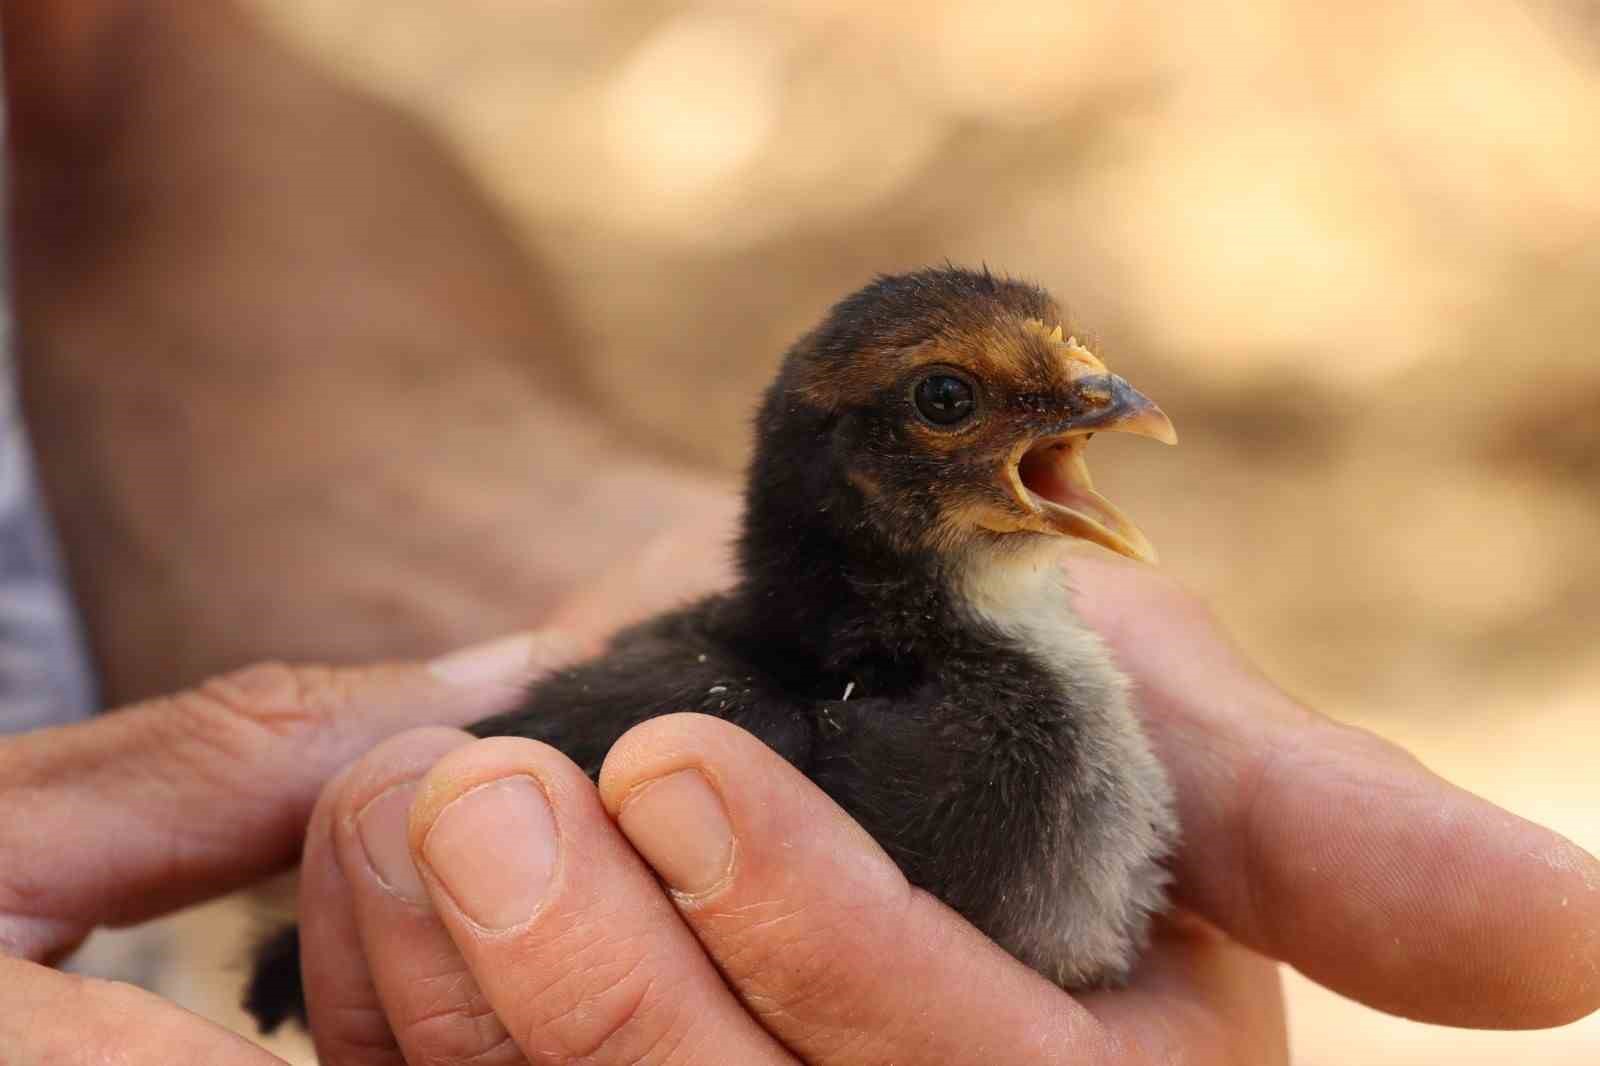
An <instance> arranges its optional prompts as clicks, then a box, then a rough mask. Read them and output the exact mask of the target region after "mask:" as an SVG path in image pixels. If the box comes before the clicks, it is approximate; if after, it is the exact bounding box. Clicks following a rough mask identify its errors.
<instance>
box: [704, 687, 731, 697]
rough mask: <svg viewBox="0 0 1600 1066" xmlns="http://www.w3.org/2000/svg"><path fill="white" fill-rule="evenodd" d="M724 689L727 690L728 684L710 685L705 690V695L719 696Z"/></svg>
mask: <svg viewBox="0 0 1600 1066" xmlns="http://www.w3.org/2000/svg"><path fill="white" fill-rule="evenodd" d="M726 691H728V686H727V685H712V686H711V688H710V689H709V690H708V691H707V692H706V695H707V696H720V695H722V694H723V693H724V692H726Z"/></svg>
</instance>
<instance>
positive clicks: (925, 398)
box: [915, 374, 978, 426]
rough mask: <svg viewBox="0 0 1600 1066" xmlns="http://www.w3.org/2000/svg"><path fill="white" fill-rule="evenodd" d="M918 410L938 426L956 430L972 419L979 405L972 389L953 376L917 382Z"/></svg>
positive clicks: (941, 375)
mask: <svg viewBox="0 0 1600 1066" xmlns="http://www.w3.org/2000/svg"><path fill="white" fill-rule="evenodd" d="M915 399H916V403H917V410H918V411H920V412H921V413H922V417H923V418H926V419H927V420H928V421H929V422H932V423H933V424H934V425H936V426H953V425H955V424H956V423H957V422H962V421H965V420H966V419H968V418H971V417H972V413H973V412H974V411H976V410H977V408H978V403H977V400H976V398H975V397H974V396H973V395H972V386H971V385H969V384H968V383H967V382H965V381H962V380H961V379H960V378H958V377H955V376H954V375H952V374H930V375H929V376H927V377H925V378H923V379H922V380H921V381H919V382H917V391H916V396H915Z"/></svg>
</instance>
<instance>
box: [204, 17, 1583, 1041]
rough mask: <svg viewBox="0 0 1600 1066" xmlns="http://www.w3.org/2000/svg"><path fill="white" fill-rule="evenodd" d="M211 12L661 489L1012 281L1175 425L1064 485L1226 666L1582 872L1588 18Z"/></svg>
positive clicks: (1117, 445) (1378, 1024) (1466, 1036)
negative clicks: (247, 26) (842, 325)
mask: <svg viewBox="0 0 1600 1066" xmlns="http://www.w3.org/2000/svg"><path fill="white" fill-rule="evenodd" d="M247 6H250V7H252V8H254V9H256V14H257V15H258V17H259V18H261V19H262V20H263V21H264V23H265V24H266V25H267V26H268V27H269V28H270V30H271V31H272V32H273V33H274V34H276V35H278V36H279V37H281V38H282V39H283V40H284V41H286V42H287V43H288V45H289V46H290V47H291V48H293V49H295V50H298V51H301V52H302V53H304V54H306V55H309V56H311V57H313V59H314V60H315V61H316V62H317V63H318V64H320V65H323V66H325V67H327V68H329V69H331V70H333V71H336V72H337V73H338V75H339V76H341V77H343V78H345V79H348V80H350V81H352V82H354V83H355V84H357V85H360V86H363V87H365V88H367V89H369V90H371V91H373V92H375V93H377V94H379V95H381V96H383V97H386V98H388V99H389V100H391V101H394V102H395V103H397V104H399V105H400V106H401V107H403V108H405V109H407V110H409V111H411V112H413V113H416V114H418V115H419V116H421V117H422V118H424V119H425V120H426V121H427V122H428V123H429V124H431V125H433V126H434V127H435V128H436V129H437V130H438V131H440V132H441V133H442V135H443V136H444V137H446V138H447V139H448V140H449V141H450V142H451V143H452V144H453V145H454V147H455V148H456V149H457V150H458V151H459V153H460V155H461V156H462V158H463V159H464V160H465V161H466V163H467V164H468V166H469V168H470V169H471V171H472V172H473V173H474V174H475V175H476V176H477V177H478V178H479V179H480V180H481V181H482V182H483V183H484V185H485V186H486V187H487V189H488V190H489V191H490V193H491V195H492V197H493V198H494V200H495V201H496V202H497V203H498V205H499V206H500V207H501V208H502V209H503V211H504V212H505V215H506V217H507V218H508V219H509V220H510V222H511V224H512V225H514V227H515V229H516V232H517V233H518V234H519V235H520V236H521V238H522V239H523V240H524V242H525V243H526V245H527V246H528V247H529V248H530V249H531V250H533V251H535V252H536V253H537V255H538V256H539V258H541V259H542V260H543V261H544V263H545V264H546V265H547V267H548V269H549V272H550V275H551V280H552V283H553V285H554V288H555V290H556V292H557V294H558V297H559V299H560V301H561V302H562V303H563V304H565V305H566V307H567V309H568V311H569V312H570V315H571V318H572V320H573V323H574V324H575V326H576V328H577V331H578V336H579V337H580V338H581V344H580V345H579V350H581V352H582V357H581V358H580V359H576V360H574V362H573V372H574V373H576V374H578V375H580V377H581V385H582V387H583V388H584V389H585V390H586V391H588V392H589V394H590V395H591V396H592V397H594V398H595V399H597V400H598V402H601V403H603V404H604V405H606V406H607V407H608V408H609V409H610V410H611V411H612V412H613V413H614V414H615V415H616V416H617V417H618V418H619V419H621V420H622V422H623V423H624V424H625V425H627V426H628V427H629V432H630V433H631V434H633V435H635V436H636V438H637V439H638V440H639V441H642V442H647V443H649V444H650V445H651V446H654V447H658V448H660V449H662V450H664V451H667V452H670V453H672V454H673V455H675V456H677V457H678V458H680V459H682V460H684V461H686V462H690V463H694V464H699V465H701V466H704V467H706V468H708V469H712V470H715V471H720V472H723V473H726V474H730V475H731V474H734V473H735V472H737V470H738V469H739V467H740V464H741V462H742V460H743V457H744V455H745V449H746V446H747V436H746V432H745V427H746V420H747V417H748V413H749V411H750V409H751V406H752V402H753V399H754V397H755V395H756V393H757V391H758V390H759V389H760V388H761V387H762V386H763V385H764V383H765V382H766V380H767V378H768V377H769V375H770V372H771V370H772V368H773V366H774V363H775V361H776V359H777V357H778V356H779V354H780V353H781V352H782V350H783V348H784V347H785V346H786V345H787V343H789V341H791V340H792V339H793V338H794V337H795V336H796V335H797V334H798V333H799V332H800V331H801V330H802V329H804V328H805V327H806V326H808V325H809V324H810V323H812V322H813V321H814V320H815V319H816V318H817V317H818V316H819V314H820V313H821V312H822V311H823V309H824V308H825V307H826V306H827V305H828V304H829V303H830V302H831V301H832V300H833V299H835V298H837V297H838V296H839V295H841V294H843V293H845V292H846V291H848V290H850V289H853V288H855V287H857V286H858V285H860V284H861V283H862V282H864V281H865V280H867V279H868V278H869V277H870V276H871V275H872V274H873V273H875V272H878V271H894V270H899V269H904V268H909V267H913V266H917V265H921V264H925V263H928V262H932V261H940V260H943V259H945V258H949V259H952V260H954V261H956V262H960V263H968V264H976V263H979V262H986V263H987V264H989V265H990V266H991V267H993V268H995V269H998V270H1004V271H1006V272H1010V273H1013V274H1019V275H1023V276H1026V277H1028V278H1030V279H1033V280H1036V281H1039V282H1041V283H1042V284H1044V285H1045V286H1046V287H1047V288H1049V289H1051V290H1052V291H1053V292H1054V293H1055V294H1056V295H1057V296H1058V297H1060V298H1061V299H1062V300H1063V301H1064V302H1065V303H1066V304H1067V305H1068V306H1069V307H1070V309H1071V311H1072V314H1073V315H1074V317H1075V319H1076V320H1077V321H1078V322H1080V323H1082V324H1084V325H1086V326H1087V327H1088V329H1087V332H1088V333H1089V334H1090V335H1092V336H1093V337H1094V339H1095V341H1096V346H1097V349H1098V350H1099V352H1100V354H1102V355H1103V356H1104V357H1105V358H1106V359H1107V361H1108V362H1110V363H1111V364H1112V365H1113V366H1114V367H1115V368H1116V369H1117V370H1119V371H1120V372H1122V373H1124V374H1126V375H1127V376H1128V377H1129V378H1130V379H1131V380H1133V381H1135V382H1137V383H1138V384H1139V385H1140V386H1141V388H1145V389H1146V390H1147V391H1149V392H1150V393H1151V394H1152V395H1153V396H1155V397H1157V398H1158V399H1159V400H1160V402H1161V403H1162V405H1163V407H1164V408H1165V409H1166V410H1167V411H1168V412H1169V413H1170V414H1171V415H1172V417H1173V419H1174V421H1175V423H1176V424H1177V426H1178V428H1179V430H1180V433H1181V434H1182V437H1183V444H1182V447H1181V448H1180V449H1179V450H1177V451H1168V450H1165V449H1156V448H1151V447H1143V446H1141V444H1142V442H1129V441H1123V440H1111V441H1106V442H1105V443H1103V444H1097V445H1096V447H1097V449H1099V458H1098V460H1097V462H1096V473H1097V477H1098V479H1099V480H1100V481H1101V482H1102V483H1103V486H1106V487H1108V494H1109V495H1111V496H1112V497H1113V498H1115V499H1117V500H1118V502H1119V503H1120V504H1122V505H1123V506H1124V508H1125V509H1126V510H1127V511H1129V512H1130V513H1131V514H1133V515H1135V516H1136V517H1138V519H1139V520H1140V524H1141V525H1142V526H1143V527H1144V528H1145V529H1146V531H1147V532H1148V533H1149V534H1150V535H1151V538H1152V539H1153V540H1154V541H1155V543H1156V544H1157V545H1158V546H1159V547H1160V548H1161V550H1162V554H1163V558H1164V562H1165V565H1166V566H1167V567H1168V568H1169V569H1170V570H1171V571H1172V572H1174V573H1175V574H1177V575H1178V576H1180V577H1181V578H1182V579H1183V580H1184V581H1186V582H1187V583H1189V584H1190V585H1192V586H1194V587H1195V588H1197V589H1199V590H1200V591H1201V592H1202V593H1203V594H1204V595H1205V596H1206V597H1207V598H1208V599H1209V600H1210V601H1212V602H1213V603H1214V604H1215V605H1216V606H1217V609H1218V611H1219V612H1220V614H1221V615H1222V616H1223V618H1224V619H1225V620H1226V621H1227V623H1228V624H1229V625H1230V626H1231V627H1232V628H1233V629H1234V630H1235V632H1236V633H1237V634H1238V636H1239V639H1240V641H1241V643H1242V644H1243V645H1244V646H1245V647H1247V648H1248V649H1249V651H1250V652H1251V654H1252V655H1254V656H1255V657H1257V658H1258V659H1260V660H1262V661H1263V662H1264V663H1265V664H1266V665H1267V666H1268V668H1269V669H1270V670H1271V671H1272V672H1273V673H1274V674H1275V675H1276V676H1277V677H1278V678H1279V679H1280V680H1281V681H1282V682H1283V683H1284V684H1285V685H1286V687H1288V688H1289V689H1290V690H1291V691H1294V692H1295V693H1297V694H1298V695H1300V696H1301V697H1303V698H1304V699H1306V700H1307V701H1308V702H1310V703H1312V704H1314V705H1316V706H1318V707H1320V708H1321V709H1323V710H1325V711H1327V712H1328V713H1331V714H1334V715H1336V716H1338V717H1340V718H1344V719H1347V720H1350V721H1354V722H1358V723H1360V724H1363V725H1367V726H1370V727H1371V728H1374V729H1376V730H1378V731H1379V732H1381V733H1383V734H1385V735H1387V736H1390V737H1392V738H1394V739H1396V740H1397V741H1399V742H1400V743H1402V744H1405V745H1407V746H1408V747H1410V748H1412V749H1413V750H1414V751H1416V752H1417V753H1418V754H1419V755H1420V756H1421V757H1422V758H1423V759H1424V761H1426V762H1428V763H1429V764H1430V765H1431V766H1433V767H1434V768H1435V769H1437V770H1439V771H1440V772H1442V773H1445V774H1446V775H1448V776H1451V777H1453V778H1454V779H1456V780H1458V781H1459V782H1461V783H1462V784H1464V785H1466V786H1467V787H1469V788H1472V789H1474V790H1475V791H1477V792H1479V793H1482V794H1484V795H1486V796H1488V797H1490V798H1492V799H1494V800H1496V801H1498V802H1500V803H1503V804H1505V805H1507V806H1509V807H1511V808H1512V809H1513V810H1516V811H1517V812H1519V813H1521V814H1524V815H1526V816H1528V817H1531V818H1534V819H1537V820H1540V821H1543V822H1546V823H1548V824H1550V825H1552V826H1553V827H1555V828H1557V829H1559V830H1561V831H1562V832H1564V833H1566V834H1568V835H1569V836H1571V837H1573V838H1574V839H1575V840H1576V841H1578V842H1579V843H1580V844H1583V845H1585V846H1586V847H1588V848H1589V849H1590V850H1600V716H1597V709H1600V708H1597V705H1600V625H1597V622H1600V608H1597V606H1596V605H1597V603H1600V551H1597V550H1596V546H1597V545H1600V346H1597V343H1596V340H1595V337H1596V334H1597V332H1600V299H1597V298H1596V294H1597V293H1600V6H1597V5H1596V4H1595V3H1593V2H1592V0H1547V2H1513V0H1458V2H1456V3H1451V4H1442V3H1435V2H1425V0H1401V2H1388V3H1372V4H1367V3H1359V2H1358V3H1346V4H1338V5H1328V4H1323V3H1316V2H1312V0H1280V2H1278V3H1253V2H1249V0H1191V2H1188V3H1183V4H1157V3H1144V2H1117V3H1111V2H1104V3H1079V4H1063V3H1060V2H1059V0H1057V2H1046V0H924V2H922V3H919V4H916V5H910V4H904V3H886V4H877V5H863V4H856V3H840V2H835V0H804V2H800V0H787V2H786V0H743V2H740V0H726V2H720V3H719V2H707V3H698V4H674V3H660V2H648V3H620V2H600V3H593V2H580V0H544V2H528V0H457V2H455V3H452V4H448V5H446V4H438V3H434V2H430V0H382V2H379V0H252V3H250V4H249V5H247ZM206 920H209V919H206ZM204 939H208V940H209V937H205V938H204ZM228 950H229V951H230V952H231V951H234V950H235V948H234V947H230V948H229V949H228ZM222 961H223V962H235V961H236V960H235V959H232V958H230V959H227V960H222ZM219 965H220V962H219ZM184 980H188V978H184ZM1291 989H1292V1004H1291V1009H1292V1025H1293V1031H1294V1039H1295V1045H1296V1053H1297V1061H1300V1062H1303V1063H1308V1064H1329V1066H1332V1064H1343V1063H1351V1062H1362V1063H1371V1064H1395V1066H1399V1064H1413V1063H1415V1064H1422V1063H1437V1062H1443V1061H1450V1062H1454V1063H1480V1062H1481V1063H1503V1062H1510V1061H1517V1062H1540V1063H1550V1064H1565V1063H1571V1064H1577V1063H1586V1064H1587V1063H1594V1062H1596V1061H1600V1019H1590V1020H1589V1021H1588V1022H1587V1023H1580V1024H1579V1025H1577V1026H1574V1027H1570V1028H1568V1029H1565V1030H1561V1031H1557V1032H1551V1033H1538V1034H1481V1033H1466V1032H1458V1031H1450V1030H1442V1029H1430V1028H1427V1027H1423V1026H1416V1025H1411V1024H1408V1023H1403V1022H1399V1021H1396V1020H1394V1019H1389V1018H1386V1017H1383V1016H1380V1015H1378V1014H1376V1013H1373V1012H1370V1011H1367V1010H1365V1009H1363V1008H1359V1007H1356V1006H1354V1005H1352V1004H1349V1003H1345V1002H1342V1001H1339V1000H1337V999H1336V998H1335V997H1333V996H1331V995H1329V994H1326V993H1323V992H1321V991H1319V990H1316V989H1314V988H1312V987H1310V986H1309V985H1307V984H1306V983H1304V982H1300V981H1298V980H1296V979H1294V978H1292V977H1291ZM227 991H228V995H229V996H231V994H232V990H231V987H230V989H228V990H227ZM224 998H226V997H224ZM189 1000H190V1002H195V1003H198V1004H200V1005H201V1006H202V1007H204V1008H205V1009H209V1010H213V1011H219V1012H220V1011H223V1010H224V1007H223V1005H222V1004H221V1003H218V1002H213V1001H214V1000H216V995H215V994H214V993H212V992H210V991H207V989H206V987H205V982H203V981H195V982H194V988H192V989H191V990H190V993H189Z"/></svg>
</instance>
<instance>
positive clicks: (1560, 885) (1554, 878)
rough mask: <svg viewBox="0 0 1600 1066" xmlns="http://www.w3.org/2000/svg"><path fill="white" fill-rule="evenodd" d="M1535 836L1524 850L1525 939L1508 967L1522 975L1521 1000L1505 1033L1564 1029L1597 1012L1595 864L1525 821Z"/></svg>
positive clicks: (1599, 864)
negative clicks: (1509, 1031)
mask: <svg viewBox="0 0 1600 1066" xmlns="http://www.w3.org/2000/svg"><path fill="white" fill-rule="evenodd" d="M1526 824H1527V827H1528V829H1529V830H1530V831H1531V832H1532V833H1533V834H1534V835H1536V836H1537V837H1538V838H1540V842H1539V844H1538V845H1536V846H1535V847H1534V848H1532V849H1530V850H1528V851H1527V852H1525V854H1526V859H1525V862H1524V864H1523V869H1522V870H1521V871H1516V872H1515V873H1512V874H1509V875H1508V880H1510V881H1512V883H1513V884H1515V883H1516V882H1519V881H1525V890H1524V891H1521V892H1520V893H1518V895H1519V896H1520V902H1521V904H1522V908H1523V923H1522V924H1523V926H1524V935H1523V936H1522V937H1520V938H1519V939H1518V940H1517V941H1516V943H1515V944H1514V946H1513V951H1512V952H1511V958H1510V959H1509V960H1508V962H1509V963H1510V965H1512V966H1513V967H1515V969H1517V970H1520V971H1521V973H1522V974H1523V975H1525V976H1524V978H1523V980H1522V981H1521V982H1520V988H1521V991H1522V995H1521V997H1520V999H1521V1002H1518V1003H1507V1004H1506V1007H1507V1012H1508V1015H1509V1017H1507V1018H1506V1019H1504V1024H1505V1025H1506V1026H1507V1027H1515V1028H1530V1029H1543V1028H1549V1027H1553V1026H1559V1025H1566V1024H1568V1023H1570V1022H1575V1021H1577V1020H1578V1019H1580V1018H1584V1017H1587V1016H1588V1015H1590V1014H1593V1013H1594V1012H1595V1011H1597V1010H1600V861H1597V860H1596V859H1595V857H1594V856H1593V855H1591V854H1589V853H1588V852H1587V851H1585V850H1584V849H1583V848H1580V847H1579V846H1578V845H1576V844H1574V843H1573V842H1572V841H1570V840H1568V839H1566V838H1565V837H1562V836H1560V835H1559V834H1556V833H1553V832H1550V831H1548V830H1545V829H1543V828H1542V827H1539V826H1535V825H1532V824H1531V823H1526Z"/></svg>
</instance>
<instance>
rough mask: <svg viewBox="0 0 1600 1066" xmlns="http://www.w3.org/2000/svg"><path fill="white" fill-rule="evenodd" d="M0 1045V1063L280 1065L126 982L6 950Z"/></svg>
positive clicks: (0, 968) (0, 972)
mask: <svg viewBox="0 0 1600 1066" xmlns="http://www.w3.org/2000/svg"><path fill="white" fill-rule="evenodd" d="M0 1049H4V1054H3V1055H0V1061H3V1062H4V1063H5V1066H59V1064H60V1063H72V1062H115V1063H120V1064H124V1066H166V1064H167V1063H173V1062H205V1063H214V1064H216V1066H284V1062H283V1060H282V1059H280V1058H278V1057H277V1056H276V1055H271V1054H269V1053H268V1052H267V1051H266V1050H265V1049H263V1048H261V1047H258V1046H257V1045H255V1044H252V1043H251V1042H250V1041H248V1040H245V1039H244V1038H243V1037H241V1036H238V1035H237V1034H234V1033H230V1032H228V1031H227V1030H226V1029H223V1028H221V1027H220V1026H217V1025H213V1024H212V1023H210V1022H208V1021H206V1020H205V1019H203V1018H200V1017H199V1016H197V1015H194V1014H191V1013H189V1012H188V1011H186V1010H184V1009H182V1008H181V1007H178V1006H177V1005H176V1004H173V1003H170V1002H168V1001H166V1000H164V999H161V998H160V997H158V996H155V995H152V994H151V993H149V992H146V991H144V990H143V989H140V988H135V987H134V986H133V985H129V984H123V983H121V982H118V981H101V980H97V979H95V978H89V977H80V976H78V975H76V974H66V973H61V972H59V971H56V970H51V969H48V968H46V967H44V966H40V965H38V964H37V963H32V962H26V961H24V960H21V959H11V958H0Z"/></svg>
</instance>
